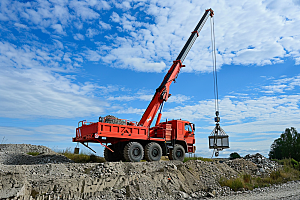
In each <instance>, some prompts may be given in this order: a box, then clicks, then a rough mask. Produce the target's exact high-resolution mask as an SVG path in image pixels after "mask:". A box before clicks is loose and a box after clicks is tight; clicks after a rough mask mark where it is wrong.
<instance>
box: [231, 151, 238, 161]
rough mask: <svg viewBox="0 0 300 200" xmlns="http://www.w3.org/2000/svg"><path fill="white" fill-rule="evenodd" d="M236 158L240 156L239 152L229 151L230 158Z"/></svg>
mask: <svg viewBox="0 0 300 200" xmlns="http://www.w3.org/2000/svg"><path fill="white" fill-rule="evenodd" d="M237 158H241V156H240V154H238V153H237V152H234V153H231V154H230V155H229V159H230V160H234V159H237Z"/></svg>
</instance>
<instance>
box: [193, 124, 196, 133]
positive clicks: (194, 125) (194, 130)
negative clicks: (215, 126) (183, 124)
mask: <svg viewBox="0 0 300 200" xmlns="http://www.w3.org/2000/svg"><path fill="white" fill-rule="evenodd" d="M195 130H196V128H195V124H193V131H194V132H195Z"/></svg>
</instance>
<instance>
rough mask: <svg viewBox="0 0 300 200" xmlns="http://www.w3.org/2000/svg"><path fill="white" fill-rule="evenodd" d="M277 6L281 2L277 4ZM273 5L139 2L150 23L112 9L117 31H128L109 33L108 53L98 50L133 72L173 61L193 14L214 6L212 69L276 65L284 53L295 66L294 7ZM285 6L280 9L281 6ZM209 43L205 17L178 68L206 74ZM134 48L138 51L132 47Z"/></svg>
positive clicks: (191, 26)
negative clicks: (215, 52)
mask: <svg viewBox="0 0 300 200" xmlns="http://www.w3.org/2000/svg"><path fill="white" fill-rule="evenodd" d="M275 2H277V1H275ZM271 4H273V6H271ZM281 4H282V2H281V3H279V4H278V5H281ZM293 4H294V3H293V2H292V1H290V2H289V5H293ZM116 5H117V6H120V5H119V4H116ZM274 5H276V3H271V2H270V1H263V2H262V1H256V2H251V3H250V2H248V1H246V0H244V1H239V2H238V3H237V2H235V3H234V4H232V3H229V2H226V1H220V2H218V3H216V2H212V3H210V4H208V2H190V1H180V2H176V3H170V2H169V1H164V2H159V3H158V2H157V1H151V2H149V3H148V4H146V5H145V6H144V8H143V12H146V13H147V14H148V15H150V16H152V17H153V19H154V20H155V24H152V23H147V21H146V22H145V21H140V20H139V19H138V18H136V17H135V16H136V15H134V16H133V15H130V14H129V13H126V14H122V13H118V14H117V13H116V12H113V13H112V15H111V20H112V22H114V23H117V24H118V25H119V26H120V28H119V31H121V32H122V33H120V34H124V32H128V35H126V34H125V36H119V37H117V38H115V37H113V38H114V40H112V41H111V42H114V43H115V46H116V47H114V48H113V49H112V50H111V51H109V52H108V54H107V53H104V55H103V60H104V61H105V62H107V63H111V62H112V61H117V64H116V65H115V66H120V64H125V66H126V68H130V69H133V70H137V71H148V70H147V68H146V67H145V66H144V65H143V63H160V62H164V63H167V62H168V63H170V62H171V61H173V60H175V58H176V57H177V55H178V53H179V51H180V50H181V48H182V47H183V44H184V43H185V42H186V40H187V38H188V37H189V33H190V31H191V30H193V29H194V27H195V25H196V24H197V22H198V20H199V18H200V16H201V14H202V13H201V14H200V15H199V12H198V11H199V10H203V12H204V10H205V9H206V8H207V7H212V8H213V9H214V10H215V16H214V18H215V20H214V21H215V23H216V25H215V32H216V42H217V44H216V45H217V49H218V55H217V64H218V68H220V67H221V66H222V65H223V64H237V65H239V64H242V65H251V64H256V65H267V64H275V63H282V62H283V59H284V58H286V57H293V58H294V59H295V61H296V63H297V64H298V61H299V58H300V53H299V50H300V48H299V46H300V45H297V42H298V39H297V37H298V33H296V31H295V28H294V27H298V24H299V22H298V21H299V20H298V18H299V17H297V16H298V15H297V13H298V12H299V11H300V7H299V6H293V9H292V10H289V12H284V11H280V9H279V7H278V6H274ZM286 5H287V4H284V5H283V7H284V8H286ZM128 8H129V7H128ZM179 12H180V13H181V14H180V15H178V13H179ZM253 13H255V16H253ZM292 13H293V14H292ZM286 18H288V19H289V20H286ZM299 25H300V24H299ZM291 35H292V36H291ZM280 38H281V39H280ZM292 40H294V41H295V42H294V43H293V41H292ZM210 46H211V44H210V28H209V21H207V23H206V25H205V26H204V28H203V30H202V31H201V33H200V37H199V38H198V40H197V41H196V43H195V44H194V46H193V48H192V49H191V52H190V53H189V55H188V57H187V59H186V60H185V64H186V65H187V67H186V68H185V69H183V70H184V71H186V72H192V71H201V72H210V71H211V70H212V69H211V65H212V61H211V47H210ZM136 48H138V49H139V51H136ZM120 52H127V56H126V57H125V56H122V55H120V54H119V53H120ZM199 55H200V56H199ZM128 60H129V61H130V62H128ZM131 61H133V62H131ZM154 67H155V66H154ZM157 67H158V68H157V70H154V71H157V72H160V71H161V70H162V69H165V68H167V65H165V66H163V65H159V66H157Z"/></svg>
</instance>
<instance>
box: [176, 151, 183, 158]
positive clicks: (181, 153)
mask: <svg viewBox="0 0 300 200" xmlns="http://www.w3.org/2000/svg"><path fill="white" fill-rule="evenodd" d="M182 155H183V152H182V151H181V150H180V149H178V150H177V151H176V157H177V158H181V157H182Z"/></svg>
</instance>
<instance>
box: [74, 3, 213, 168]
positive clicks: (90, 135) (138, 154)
mask: <svg viewBox="0 0 300 200" xmlns="http://www.w3.org/2000/svg"><path fill="white" fill-rule="evenodd" d="M213 15H214V12H213V10H212V9H207V10H206V11H205V13H204V14H203V16H202V18H201V19H200V21H199V22H198V24H197V26H196V28H195V29H194V31H193V32H192V33H191V35H190V37H189V39H188V41H187V42H186V44H185V45H184V47H183V49H182V50H181V52H180V53H179V55H178V57H177V58H176V60H175V61H173V65H172V66H171V68H170V69H169V71H168V73H167V74H166V75H165V77H164V79H163V81H162V83H161V84H160V86H159V87H158V88H157V89H156V92H155V94H154V96H153V98H152V100H151V102H150V104H149V105H148V107H147V109H146V111H145V112H144V114H143V116H142V118H141V120H140V121H139V122H132V121H129V120H120V119H117V118H114V117H112V116H106V117H104V118H102V117H99V121H98V122H86V121H85V120H83V121H80V122H79V123H78V128H76V137H75V138H73V142H80V143H81V144H83V145H84V146H86V147H88V148H90V147H89V146H88V145H87V144H88V143H89V142H92V143H100V144H101V145H103V146H104V147H105V149H104V158H105V159H106V161H110V162H111V161H120V160H125V161H131V162H139V161H140V160H141V159H143V158H145V159H146V160H147V161H159V160H160V159H161V156H166V155H168V157H169V159H170V160H180V161H183V159H184V157H185V153H195V150H196V147H195V146H194V144H195V125H194V124H193V123H191V122H189V121H186V120H181V119H180V120H170V121H168V120H166V121H164V122H160V120H161V116H162V114H161V112H162V109H163V104H164V102H166V101H167V100H168V98H169V97H170V96H171V94H170V93H169V88H170V85H171V83H172V82H173V81H175V79H176V78H177V76H178V74H179V72H180V69H181V68H182V67H185V66H184V65H183V64H182V63H183V61H184V59H185V58H186V56H187V54H188V52H189V51H190V49H191V47H192V45H193V44H194V42H195V40H196V39H197V37H198V36H199V32H200V31H201V29H202V27H203V26H204V24H205V22H206V20H207V19H208V18H209V17H213ZM158 110H160V111H159V113H158V116H157V119H156V123H155V126H153V127H150V126H151V123H152V121H153V120H154V118H155V116H156V114H157V112H158ZM85 143H87V144H85ZM107 144H110V145H107Z"/></svg>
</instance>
